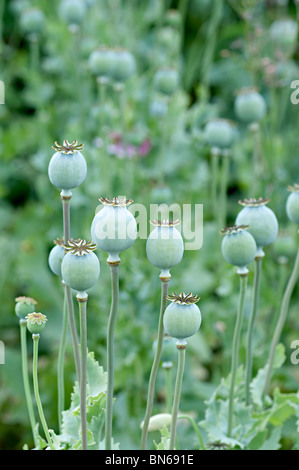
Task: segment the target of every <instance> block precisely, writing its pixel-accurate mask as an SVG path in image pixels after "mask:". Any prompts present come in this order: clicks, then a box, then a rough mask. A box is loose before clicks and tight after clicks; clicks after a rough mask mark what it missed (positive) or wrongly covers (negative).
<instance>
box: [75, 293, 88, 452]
mask: <svg viewBox="0 0 299 470" xmlns="http://www.w3.org/2000/svg"><path fill="white" fill-rule="evenodd" d="M87 299H88V297H87V294H86V297H84V298H82V297H79V296H78V295H77V300H78V304H79V316H80V340H81V341H80V347H81V363H80V370H81V377H80V378H81V380H80V417H81V443H82V450H87V419H86V384H87V322H86V303H87Z"/></svg>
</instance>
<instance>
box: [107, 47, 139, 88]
mask: <svg viewBox="0 0 299 470" xmlns="http://www.w3.org/2000/svg"><path fill="white" fill-rule="evenodd" d="M112 54H113V55H112V62H113V65H112V77H113V79H114V80H115V81H116V82H120V83H122V82H125V81H126V80H128V79H129V78H131V77H132V75H134V73H135V72H136V61H135V57H134V56H133V54H132V53H131V52H130V51H128V50H126V49H115V50H114V51H113V52H112Z"/></svg>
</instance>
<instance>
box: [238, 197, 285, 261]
mask: <svg viewBox="0 0 299 470" xmlns="http://www.w3.org/2000/svg"><path fill="white" fill-rule="evenodd" d="M269 201H270V200H269V199H263V198H259V199H245V200H244V201H240V204H241V205H242V206H244V208H243V209H242V210H241V211H240V213H239V214H238V216H237V219H236V225H248V232H249V233H251V235H252V236H253V238H254V239H255V242H256V245H257V253H256V256H263V255H264V253H263V248H264V247H265V246H268V245H270V244H271V243H273V242H274V241H275V240H276V238H277V235H278V229H279V227H278V221H277V218H276V215H275V214H274V212H273V211H272V210H271V209H269V208H268V207H267V206H266V204H267V203H268V202H269Z"/></svg>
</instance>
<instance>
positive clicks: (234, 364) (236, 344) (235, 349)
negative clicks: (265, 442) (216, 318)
mask: <svg viewBox="0 0 299 470" xmlns="http://www.w3.org/2000/svg"><path fill="white" fill-rule="evenodd" d="M239 277H240V295H239V305H238V312H237V321H236V324H235V331H234V338H233V344H232V361H231V377H230V390H229V400H228V422H227V435H228V437H231V436H232V431H233V425H234V422H233V421H234V399H235V384H236V378H237V371H238V363H239V348H240V337H241V331H242V324H243V316H244V303H245V295H246V289H247V281H248V274H239Z"/></svg>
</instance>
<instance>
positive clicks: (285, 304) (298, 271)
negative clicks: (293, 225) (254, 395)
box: [264, 249, 299, 396]
mask: <svg viewBox="0 0 299 470" xmlns="http://www.w3.org/2000/svg"><path fill="white" fill-rule="evenodd" d="M298 277H299V249H298V252H297V256H296V260H295V264H294V267H293V271H292V274H291V276H290V278H289V281H288V284H287V287H286V290H285V292H284V296H283V299H282V303H281V308H280V313H279V318H278V322H277V324H276V328H275V331H274V335H273V338H272V342H271V347H270V354H269V359H268V367H267V375H266V379H265V386H264V396H265V395H267V394H268V392H269V387H270V382H271V377H272V370H273V364H274V359H275V351H276V347H277V344H278V341H279V339H280V336H281V332H282V330H283V327H284V325H285V322H286V319H287V315H288V310H289V304H290V300H291V297H292V293H293V290H294V287H295V285H296V283H297V280H298Z"/></svg>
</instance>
